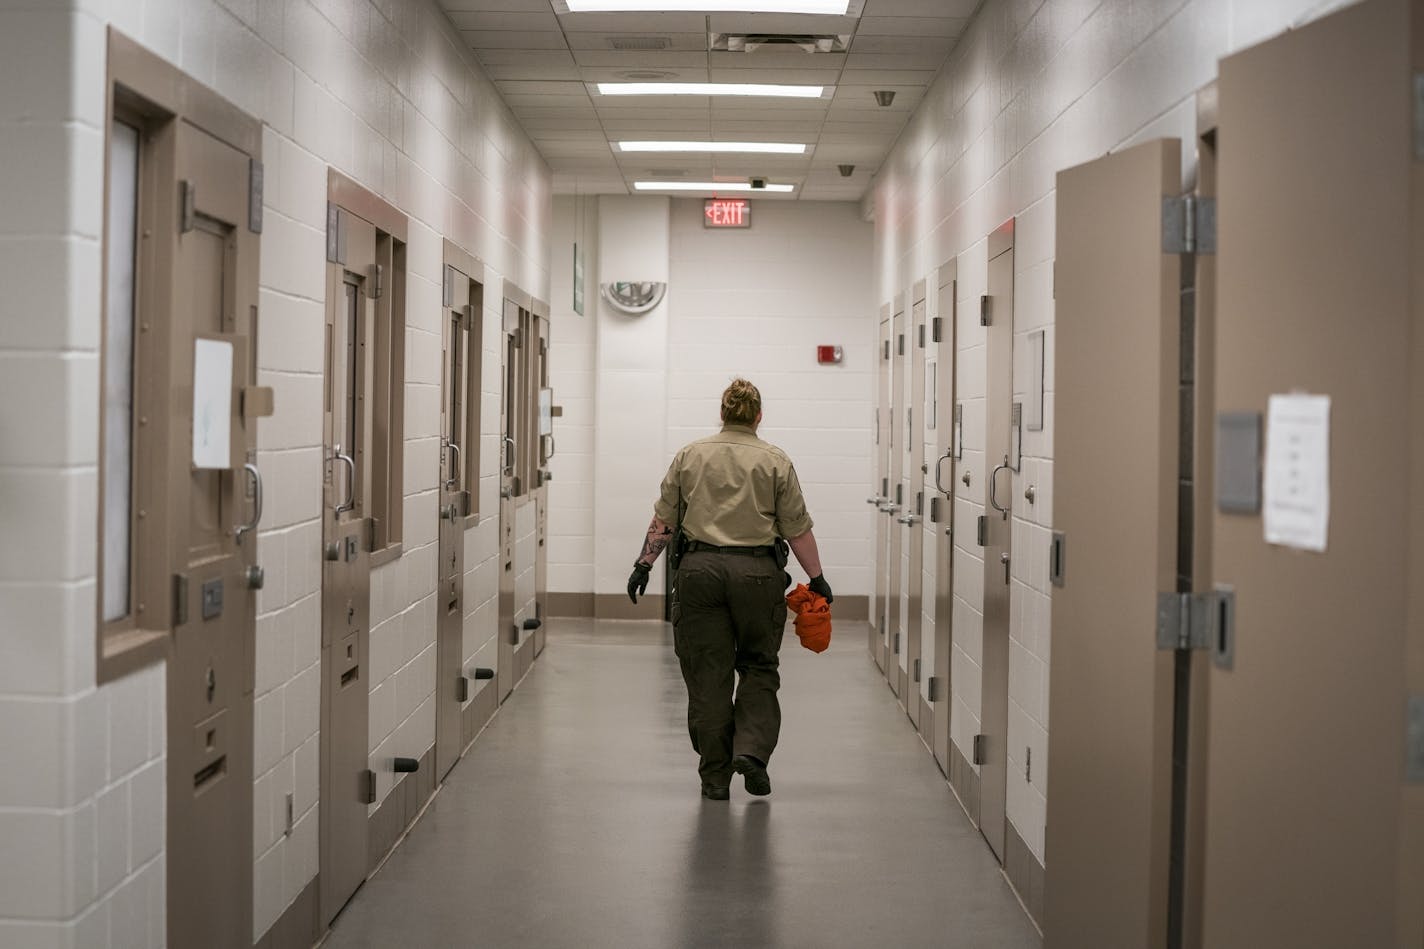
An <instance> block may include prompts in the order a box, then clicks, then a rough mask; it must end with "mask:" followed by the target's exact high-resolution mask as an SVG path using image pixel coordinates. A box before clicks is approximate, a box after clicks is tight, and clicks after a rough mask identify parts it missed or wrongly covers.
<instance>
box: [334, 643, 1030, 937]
mask: <svg viewBox="0 0 1424 949" xmlns="http://www.w3.org/2000/svg"><path fill="white" fill-rule="evenodd" d="M782 656H783V663H782V680H783V684H782V691H781V696H782V714H783V719H784V721H783V728H782V742H781V746H780V748H779V749H778V751H777V754H776V757H775V758H774V759H773V761H772V762H771V768H770V771H771V776H772V782H773V793H772V795H771V796H770V797H768V798H751V797H749V796H748V795H747V794H746V793H745V792H744V791H743V789H742V787H741V779H740V778H736V779H734V782H733V789H732V800H731V801H730V803H729V802H713V801H704V800H702V799H701V797H700V796H699V794H698V788H699V784H698V778H697V758H696V756H695V755H694V754H693V752H692V749H691V747H690V746H689V744H688V739H687V732H686V729H685V718H684V716H685V708H686V706H685V701H686V699H685V693H684V691H683V686H682V679H681V678H680V676H679V674H678V669H677V660H676V658H675V657H674V656H673V651H672V634H671V630H670V628H669V627H665V626H662V625H661V624H654V623H619V622H612V621H599V622H597V623H595V622H593V621H587V620H585V621H580V620H560V619H554V620H551V622H550V630H549V644H548V648H547V649H546V650H545V652H544V655H543V656H542V657H541V658H540V659H539V661H538V662H537V663H535V665H534V669H533V671H532V672H531V673H530V674H529V677H528V678H527V679H526V680H525V681H524V683H523V684H522V685H521V686H520V687H519V688H518V689H517V690H516V691H515V693H514V695H513V696H512V697H511V698H510V700H509V702H508V703H506V705H505V706H504V708H503V709H502V710H501V711H500V712H499V714H498V715H497V716H496V717H495V719H494V721H493V722H492V723H491V724H490V727H489V728H488V729H487V730H486V731H485V733H484V734H483V735H482V736H481V737H480V738H479V740H478V741H477V742H476V743H475V745H474V746H473V748H472V749H471V751H470V753H469V754H468V755H467V756H466V757H465V759H464V760H463V761H461V762H460V763H459V764H458V765H456V767H455V769H454V771H453V772H451V774H450V777H449V780H448V781H447V782H446V784H445V786H444V787H443V788H442V789H441V791H440V792H439V793H438V794H437V795H436V797H435V800H434V801H433V803H432V804H431V806H430V809H429V810H428V811H427V812H426V814H425V816H424V817H423V818H422V819H421V820H420V821H419V822H418V823H417V824H416V826H415V827H414V829H413V830H412V831H411V833H410V835H409V837H408V838H407V839H406V840H405V842H404V843H402V844H401V845H400V847H399V848H398V849H397V850H396V851H395V853H394V854H392V856H391V858H390V859H389V860H388V861H387V862H386V864H385V865H384V866H383V867H382V868H381V869H380V871H379V872H378V873H377V874H376V875H375V876H374V877H372V878H371V879H370V880H368V881H367V882H366V884H365V886H364V887H362V889H361V890H360V891H359V892H358V893H357V894H356V896H355V898H354V899H353V900H352V902H351V904H350V905H349V906H347V908H346V910H345V911H344V912H343V913H342V914H341V916H340V917H339V918H338V919H337V922H336V925H335V927H334V930H333V932H332V934H331V936H330V938H329V939H328V941H327V943H326V945H327V947H329V949H348V947H375V946H379V947H382V949H389V947H422V949H423V947H464V946H482V947H483V946H488V947H525V946H527V947H539V949H545V947H575V946H577V947H615V946H616V947H650V949H651V947H657V949H662V947H686V949H691V947H718V946H747V947H806V949H829V947H842V946H844V947H862V946H863V947H901V946H904V947H910V946H925V947H930V946H952V947H966V949H981V947H982V949H997V947H1032V949H1037V947H1038V946H1039V945H1040V940H1039V938H1038V935H1037V933H1036V931H1035V930H1034V928H1033V926H1032V925H1031V924H1030V923H1029V921H1028V918H1027V917H1026V916H1025V915H1024V913H1023V910H1022V909H1021V908H1020V906H1019V904H1018V902H1017V901H1016V900H1015V898H1014V895H1013V893H1012V892H1011V891H1010V890H1009V887H1008V884H1007V883H1006V882H1005V881H1004V879H1003V877H1002V875H1001V874H1000V872H999V868H998V865H997V863H996V862H995V860H994V859H993V856H992V855H991V854H990V852H989V849H988V846H987V845H986V844H985V843H984V841H983V839H982V838H981V837H980V836H979V834H978V832H977V831H976V830H975V829H974V828H973V827H972V826H970V824H969V822H968V820H967V819H966V818H965V816H964V812H963V811H962V810H961V809H960V807H959V805H958V804H957V803H956V802H955V800H954V798H953V796H952V795H951V794H950V792H949V789H948V787H947V785H946V784H945V782H944V779H943V777H942V776H941V775H940V773H939V770H938V769H937V768H936V767H935V764H934V760H933V758H932V757H931V756H930V755H929V754H928V752H926V750H925V748H924V746H923V745H922V744H921V743H920V741H919V739H918V738H917V737H916V736H915V734H914V733H913V731H912V729H911V728H910V725H909V722H908V721H907V720H906V719H905V717H904V713H903V712H902V711H901V710H900V708H899V706H898V705H897V704H896V702H895V698H894V696H893V695H892V694H891V693H890V691H889V689H887V688H886V686H885V683H884V680H883V679H882V678H881V676H880V675H879V673H878V672H877V670H876V668H875V666H874V664H873V663H872V662H871V661H870V659H869V657H868V656H867V655H866V652H865V626H864V624H844V625H842V626H838V627H837V629H836V641H835V642H834V643H833V645H832V646H831V648H830V650H828V651H827V652H825V653H822V654H820V655H815V654H812V653H810V652H807V651H806V650H804V649H801V648H800V646H799V645H798V644H797V641H796V638H795V636H794V635H791V634H788V638H787V641H786V647H785V649H784V650H783V652H782Z"/></svg>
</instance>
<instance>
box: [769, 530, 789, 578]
mask: <svg viewBox="0 0 1424 949" xmlns="http://www.w3.org/2000/svg"><path fill="white" fill-rule="evenodd" d="M772 556H773V557H774V558H776V569H777V570H785V569H786V565H787V564H788V563H790V562H791V545H790V544H788V543H787V542H786V541H785V540H783V539H781V538H780V537H778V538H776V541H775V543H773V545H772Z"/></svg>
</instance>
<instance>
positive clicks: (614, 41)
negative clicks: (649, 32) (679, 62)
mask: <svg viewBox="0 0 1424 949" xmlns="http://www.w3.org/2000/svg"><path fill="white" fill-rule="evenodd" d="M608 45H609V46H612V47H613V48H614V49H667V48H668V47H669V46H671V45H672V37H670V36H610V37H608Z"/></svg>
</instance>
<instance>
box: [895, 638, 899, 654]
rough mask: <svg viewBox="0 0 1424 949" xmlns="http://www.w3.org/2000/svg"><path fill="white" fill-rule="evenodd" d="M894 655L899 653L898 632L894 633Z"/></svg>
mask: <svg viewBox="0 0 1424 949" xmlns="http://www.w3.org/2000/svg"><path fill="white" fill-rule="evenodd" d="M895 655H897V656H898V655H900V634H899V633H896V634H895Z"/></svg>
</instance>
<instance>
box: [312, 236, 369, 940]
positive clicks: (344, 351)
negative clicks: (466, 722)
mask: <svg viewBox="0 0 1424 949" xmlns="http://www.w3.org/2000/svg"><path fill="white" fill-rule="evenodd" d="M335 213H337V214H339V215H340V216H341V221H340V224H339V226H340V228H341V231H342V233H343V234H344V243H345V248H344V251H345V253H344V258H343V261H342V262H339V263H338V262H333V263H331V264H330V265H329V266H328V268H327V271H328V274H327V288H326V294H327V308H326V405H325V418H324V439H325V445H326V471H325V479H324V485H323V489H324V490H323V501H324V503H323V512H322V543H323V560H322V611H321V669H322V683H321V689H322V692H321V848H320V849H321V869H320V879H321V921H322V923H323V925H327V924H330V922H331V920H332V919H334V918H335V916H336V914H337V913H338V912H340V911H341V908H342V907H343V906H345V905H346V901H347V900H349V899H350V898H351V895H352V894H353V893H355V892H356V889H357V887H359V886H360V885H361V883H362V881H363V880H365V878H366V860H367V832H366V827H367V805H368V804H369V803H373V802H374V799H375V794H374V788H373V787H372V782H373V780H374V778H373V776H372V775H370V774H369V772H368V771H367V769H368V766H369V763H368V751H369V747H368V741H367V737H368V729H369V718H368V708H369V689H370V683H369V681H368V679H369V675H368V671H369V670H368V668H367V655H368V647H369V642H370V609H371V607H370V601H371V597H370V590H371V562H370V543H369V541H370V537H371V524H370V518H371V514H370V511H369V510H368V507H369V498H370V491H369V484H368V482H369V479H370V471H371V466H370V454H371V435H372V419H371V402H372V399H371V398H370V397H369V393H370V392H371V389H372V374H373V373H372V371H373V353H372V349H373V346H372V340H373V334H374V330H375V322H376V312H375V299H376V293H377V282H376V273H377V271H376V260H377V257H376V229H375V227H374V226H373V225H372V224H370V223H369V222H367V221H365V220H363V219H361V218H359V217H357V216H356V215H354V214H351V213H350V212H348V211H346V210H344V209H339V208H338V209H335Z"/></svg>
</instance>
